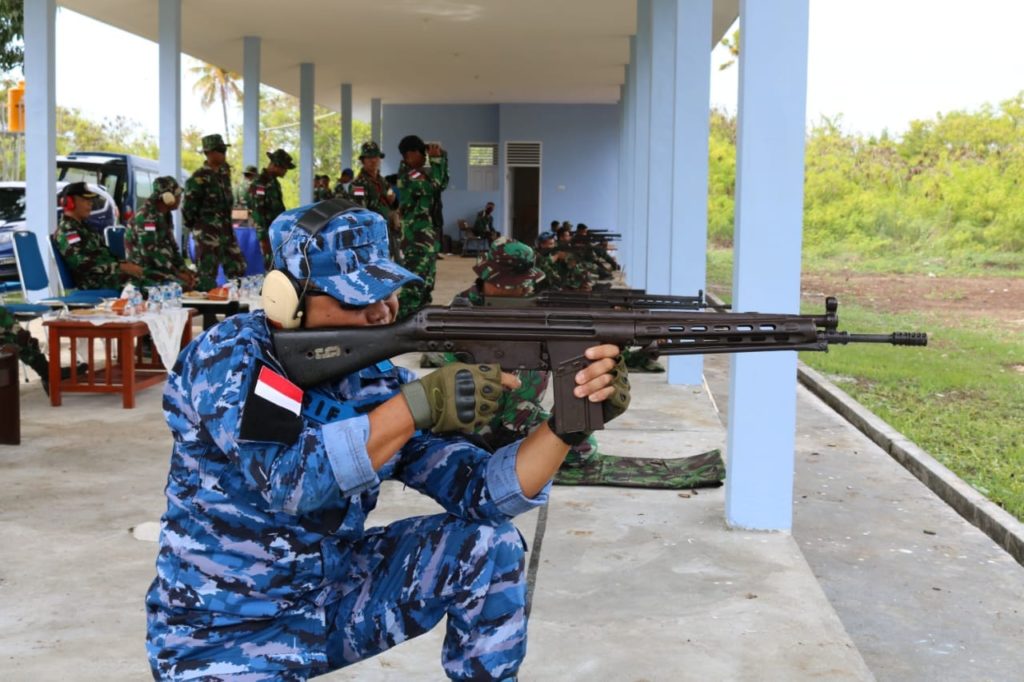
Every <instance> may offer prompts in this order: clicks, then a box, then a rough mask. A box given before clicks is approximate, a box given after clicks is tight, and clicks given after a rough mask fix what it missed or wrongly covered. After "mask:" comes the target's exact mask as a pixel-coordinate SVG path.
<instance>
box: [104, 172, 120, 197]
mask: <svg viewBox="0 0 1024 682" xmlns="http://www.w3.org/2000/svg"><path fill="white" fill-rule="evenodd" d="M117 178H118V176H117V174H116V173H105V174H104V175H103V180H102V182H101V183H100V184H101V185H103V189H105V190H107V191H108V192H109V193H110V196H114V188H116V187H117Z"/></svg>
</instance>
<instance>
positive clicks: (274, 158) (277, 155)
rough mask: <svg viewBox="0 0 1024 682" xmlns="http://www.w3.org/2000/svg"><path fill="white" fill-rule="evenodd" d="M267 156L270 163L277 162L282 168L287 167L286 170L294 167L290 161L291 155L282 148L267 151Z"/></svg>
mask: <svg viewBox="0 0 1024 682" xmlns="http://www.w3.org/2000/svg"><path fill="white" fill-rule="evenodd" d="M267 158H268V159H270V163H274V164H277V165H278V166H281V167H282V168H287V169H288V170H291V169H292V168H295V164H294V163H293V162H292V155H291V154H289V153H288V152H286V151H285V150H283V149H275V150H274V151H272V152H267Z"/></svg>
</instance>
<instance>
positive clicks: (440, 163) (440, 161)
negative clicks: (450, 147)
mask: <svg viewBox="0 0 1024 682" xmlns="http://www.w3.org/2000/svg"><path fill="white" fill-rule="evenodd" d="M430 171H431V175H432V176H433V180H434V182H433V183H432V184H433V185H434V187H435V188H436V189H438V190H439V191H442V192H443V191H444V190H446V189H448V152H445V151H442V152H441V156H432V157H430Z"/></svg>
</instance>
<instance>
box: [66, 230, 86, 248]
mask: <svg viewBox="0 0 1024 682" xmlns="http://www.w3.org/2000/svg"><path fill="white" fill-rule="evenodd" d="M67 240H68V244H69V245H70V246H74V245H75V244H77V243H78V242H80V241H82V238H81V237H79V236H78V233H77V232H68V234H67Z"/></svg>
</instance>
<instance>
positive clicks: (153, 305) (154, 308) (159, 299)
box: [146, 287, 164, 313]
mask: <svg viewBox="0 0 1024 682" xmlns="http://www.w3.org/2000/svg"><path fill="white" fill-rule="evenodd" d="M146 296H147V298H148V299H149V310H150V312H154V313H158V312H160V310H161V309H163V304H164V288H163V287H146Z"/></svg>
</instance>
